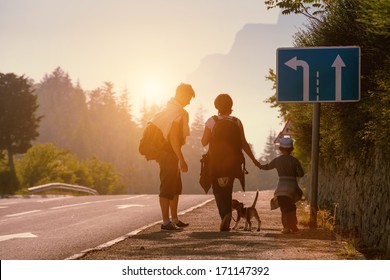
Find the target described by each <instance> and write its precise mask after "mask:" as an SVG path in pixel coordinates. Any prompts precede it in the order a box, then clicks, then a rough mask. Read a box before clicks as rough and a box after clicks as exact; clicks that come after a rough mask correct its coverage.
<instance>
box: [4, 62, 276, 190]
mask: <svg viewBox="0 0 390 280" xmlns="http://www.w3.org/2000/svg"><path fill="white" fill-rule="evenodd" d="M29 83H30V88H31V94H32V96H34V98H35V101H36V108H35V109H36V112H35V115H34V116H35V118H36V129H37V134H36V135H33V136H32V137H31V145H30V146H31V147H28V149H27V147H26V149H24V150H20V151H19V152H18V153H17V156H16V160H15V168H16V174H17V181H18V182H17V184H16V183H15V179H14V180H10V179H9V178H10V172H9V167H8V165H7V164H6V162H7V161H6V159H7V155H6V154H4V153H1V154H2V156H1V158H0V163H1V165H0V166H1V167H0V172H1V173H0V185H1V189H2V193H3V194H5V193H12V192H14V191H17V190H19V191H20V190H25V189H26V188H28V187H32V186H36V185H40V184H45V183H51V182H64V183H71V184H78V185H83V186H87V187H91V188H94V189H96V190H98V191H99V193H101V194H119V193H157V192H158V189H159V177H158V176H159V171H158V165H157V163H155V162H154V161H150V162H148V161H146V159H145V158H144V157H142V156H141V155H140V154H139V152H138V144H139V140H140V138H141V135H142V132H143V128H144V127H145V125H146V123H147V121H148V120H149V119H150V118H151V116H153V114H154V113H156V112H157V111H158V110H159V109H160V108H159V107H158V106H156V105H152V106H150V107H147V106H146V105H145V106H144V107H143V109H142V110H141V116H140V117H139V118H136V117H135V113H134V112H133V111H132V105H131V95H130V94H129V93H128V91H127V90H123V91H122V92H120V93H117V92H115V91H114V85H113V84H112V83H110V82H105V83H103V85H102V86H101V87H99V88H96V89H94V90H91V91H85V90H83V89H82V88H81V87H80V85H79V84H73V83H72V80H71V78H70V77H69V76H68V74H67V73H66V72H65V71H64V70H63V69H61V68H60V67H58V68H56V69H54V71H53V72H52V73H50V74H47V75H45V77H43V79H42V81H41V82H39V83H34V82H33V81H29ZM204 123H205V119H204V116H203V109H202V108H199V110H198V112H197V113H196V116H194V121H193V123H192V124H191V135H190V137H189V138H188V139H187V144H186V145H185V146H184V147H183V152H184V154H185V156H186V159H187V162H188V165H189V168H190V171H189V172H188V173H186V174H183V182H184V186H185V187H184V193H202V192H203V190H202V189H201V187H200V185H199V183H198V180H199V174H200V158H201V155H202V154H203V153H205V151H206V150H205V148H204V147H202V145H201V143H200V138H201V136H202V133H203V128H204ZM270 133H273V136H274V135H275V132H270ZM273 136H270V138H269V140H268V142H269V143H267V149H266V151H265V153H264V155H263V160H264V161H269V160H270V159H271V158H272V157H273V156H274V155H275V151H274V149H275V147H274V144H273V139H272V137H273ZM2 150H5V149H2ZM248 162H250V161H248ZM247 169H248V171H249V174H248V176H247V189H248V190H251V189H252V190H254V189H265V188H273V186H274V184H275V173H273V172H262V171H259V170H258V169H255V168H254V167H253V166H251V163H249V164H248V166H247ZM11 173H12V172H11ZM11 177H12V176H11ZM10 184H11V185H12V187H9V188H7V185H10ZM15 185H17V187H14V186H15ZM237 190H239V187H237Z"/></svg>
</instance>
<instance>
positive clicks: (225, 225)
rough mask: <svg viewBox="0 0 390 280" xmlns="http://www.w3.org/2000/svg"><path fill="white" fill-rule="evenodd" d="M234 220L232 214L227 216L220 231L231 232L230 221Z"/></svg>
mask: <svg viewBox="0 0 390 280" xmlns="http://www.w3.org/2000/svg"><path fill="white" fill-rule="evenodd" d="M231 218H232V214H226V215H225V217H223V219H222V221H221V225H220V227H219V230H220V231H230V221H231Z"/></svg>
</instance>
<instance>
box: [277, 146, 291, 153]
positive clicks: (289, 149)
mask: <svg viewBox="0 0 390 280" xmlns="http://www.w3.org/2000/svg"><path fill="white" fill-rule="evenodd" d="M279 150H280V151H281V152H283V151H286V152H288V153H289V154H291V153H292V151H293V150H294V148H283V147H279Z"/></svg>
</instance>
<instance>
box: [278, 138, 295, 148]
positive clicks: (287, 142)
mask: <svg viewBox="0 0 390 280" xmlns="http://www.w3.org/2000/svg"><path fill="white" fill-rule="evenodd" d="M279 144H280V146H279V147H280V148H293V147H294V146H293V140H292V139H291V138H288V137H283V138H280V140H279Z"/></svg>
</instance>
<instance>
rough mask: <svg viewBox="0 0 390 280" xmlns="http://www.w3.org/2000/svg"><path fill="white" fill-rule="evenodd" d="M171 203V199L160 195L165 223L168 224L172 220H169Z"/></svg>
mask: <svg viewBox="0 0 390 280" xmlns="http://www.w3.org/2000/svg"><path fill="white" fill-rule="evenodd" d="M170 203H171V200H169V199H168V198H165V197H161V196H160V208H161V215H162V220H163V225H167V224H168V223H169V222H170V220H169V207H170Z"/></svg>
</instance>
